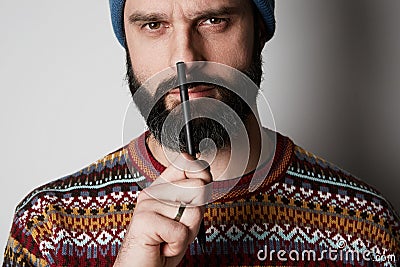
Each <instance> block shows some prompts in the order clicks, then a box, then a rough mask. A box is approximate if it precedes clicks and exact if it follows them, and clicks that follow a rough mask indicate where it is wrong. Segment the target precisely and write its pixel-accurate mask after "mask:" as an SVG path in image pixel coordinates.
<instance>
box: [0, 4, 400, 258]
mask: <svg viewBox="0 0 400 267" xmlns="http://www.w3.org/2000/svg"><path fill="white" fill-rule="evenodd" d="M399 11H400V1H389V0H382V1H375V0H368V1H367V0H357V1H347V0H335V1H329V2H328V1H320V0H302V1H299V0H297V1H279V2H278V3H277V10H276V15H277V23H278V24H277V33H276V35H275V37H274V38H273V39H272V41H270V43H268V44H267V46H266V48H265V50H264V61H265V72H266V75H265V81H264V83H263V86H262V87H263V90H264V94H265V95H266V96H267V97H268V100H269V101H270V104H271V107H272V110H273V114H274V116H275V121H276V125H277V129H278V130H279V131H280V132H281V133H283V134H285V135H288V136H290V137H291V138H292V139H293V140H294V141H295V142H296V143H297V144H299V145H301V146H303V147H304V148H306V149H308V150H310V151H312V152H314V153H315V154H317V155H320V156H322V157H323V158H325V159H328V160H330V161H331V162H333V163H335V164H337V165H339V166H340V167H342V168H344V169H346V170H348V171H350V172H352V173H354V174H355V175H356V176H358V177H360V178H362V179H363V180H365V181H367V182H369V183H370V184H372V185H374V186H375V187H376V188H378V189H379V190H380V191H381V192H383V193H384V194H385V195H386V196H387V198H388V199H389V200H390V201H391V202H392V203H393V204H394V205H395V207H396V209H397V211H399V210H400V198H399V197H398V192H399V189H400V179H399V175H398V169H397V167H398V166H399V163H400V161H399V159H400V156H399V148H400V140H399V136H400V126H399V125H400V117H399V114H400V105H399V104H398V102H399V100H400V90H399V89H400V88H399V87H400V72H399V69H400V34H399V32H400V31H399V30H398V27H399V25H400V17H399V16H398V14H399ZM0 38H1V42H0V73H1V74H0V77H1V79H0V88H1V98H0V122H1V140H0V147H1V156H0V168H1V171H0V188H1V190H2V192H1V194H0V201H1V220H0V244H1V246H0V249H1V250H2V251H3V250H4V246H5V242H6V239H7V236H8V232H9V230H10V225H11V222H12V216H13V210H14V208H15V206H16V205H17V203H18V202H19V201H20V200H21V199H22V198H23V197H24V196H25V195H26V194H27V193H28V192H29V191H31V190H32V189H33V188H35V187H37V186H39V185H42V184H44V183H46V182H49V181H51V180H54V179H55V178H59V177H62V176H64V175H66V174H69V173H72V172H75V171H77V170H78V169H80V168H82V167H84V166H86V165H88V164H90V163H91V162H93V161H95V160H97V159H98V158H100V157H102V156H103V155H105V154H107V153H109V152H111V151H113V150H115V149H116V148H118V147H120V146H121V145H122V124H123V118H124V113H125V109H126V107H127V105H128V103H129V101H130V98H129V97H130V96H129V93H128V89H127V88H126V83H125V82H124V80H123V78H124V73H125V68H124V64H125V54H124V51H123V49H122V48H121V47H120V46H119V44H118V43H117V41H116V39H115V38H114V36H113V33H112V29H111V24H110V19H109V11H108V1H99V0H86V1H77V0H70V1H54V0H51V1H50V0H40V1H31V0H30V1H28V0H21V1H3V0H2V1H1V2H0ZM138 120H139V119H138ZM138 125H139V126H138V133H139V132H141V131H143V125H142V124H141V123H138Z"/></svg>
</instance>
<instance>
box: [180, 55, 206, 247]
mask: <svg viewBox="0 0 400 267" xmlns="http://www.w3.org/2000/svg"><path fill="white" fill-rule="evenodd" d="M176 68H177V72H178V82H179V93H180V96H181V102H182V110H183V117H184V120H185V136H186V150H187V151H186V152H187V153H188V154H189V155H191V156H192V157H193V159H195V158H196V152H195V150H194V145H193V139H192V127H191V115H190V104H189V93H188V87H187V84H186V69H185V63H184V62H178V63H176ZM197 239H198V241H199V244H200V249H201V252H202V253H203V254H204V252H205V246H206V232H205V227H204V219H202V220H201V223H200V229H199V233H198V234H197Z"/></svg>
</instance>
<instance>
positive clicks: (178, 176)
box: [152, 153, 212, 185]
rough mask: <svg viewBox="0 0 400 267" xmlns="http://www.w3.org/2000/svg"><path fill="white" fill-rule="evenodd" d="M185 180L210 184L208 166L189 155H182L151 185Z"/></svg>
mask: <svg viewBox="0 0 400 267" xmlns="http://www.w3.org/2000/svg"><path fill="white" fill-rule="evenodd" d="M186 178H199V179H202V180H204V181H205V183H210V182H211V180H212V179H211V174H210V167H209V164H208V163H207V162H206V161H204V160H194V159H193V158H192V157H191V156H190V155H189V154H186V153H183V154H181V155H180V156H179V157H178V158H176V160H175V161H174V162H173V163H172V164H171V165H170V166H169V167H168V168H166V169H165V170H164V172H163V173H162V174H161V175H160V177H159V178H157V179H156V180H155V181H154V182H153V183H152V185H157V184H160V183H166V182H175V181H179V180H183V179H186Z"/></svg>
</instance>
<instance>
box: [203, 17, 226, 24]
mask: <svg viewBox="0 0 400 267" xmlns="http://www.w3.org/2000/svg"><path fill="white" fill-rule="evenodd" d="M223 22H226V19H223V18H209V19H206V20H204V21H203V24H205V25H218V24H221V23H223Z"/></svg>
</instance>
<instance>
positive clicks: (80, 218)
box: [3, 134, 400, 266]
mask: <svg viewBox="0 0 400 267" xmlns="http://www.w3.org/2000/svg"><path fill="white" fill-rule="evenodd" d="M128 162H130V163H132V164H127V163H128ZM271 164H272V165H271V166H269V167H271V168H270V169H269V168H267V167H260V168H259V169H257V170H256V171H255V172H253V173H250V174H248V175H245V176H244V177H241V178H240V179H238V183H237V184H236V185H235V186H234V188H233V189H232V190H231V191H230V192H229V193H228V194H227V195H225V196H224V197H222V198H221V199H219V200H218V201H217V202H213V203H211V204H208V205H207V208H206V212H205V216H204V222H205V228H206V251H205V253H204V254H202V252H201V250H200V246H199V244H198V242H197V240H195V241H194V242H193V243H192V244H190V246H189V247H188V249H187V252H186V255H185V257H184V258H183V260H182V262H181V266H276V265H280V266H293V265H295V266H397V264H399V259H400V226H399V223H400V220H399V217H398V215H397V214H396V213H395V212H394V210H393V208H392V207H391V205H390V204H389V203H388V202H387V201H386V200H385V199H384V198H383V197H382V196H381V195H380V194H379V193H378V192H377V191H376V190H375V189H373V188H372V187H370V186H369V185H367V184H365V183H363V182H362V181H360V180H358V179H356V178H355V177H353V176H352V175H350V174H349V173H347V172H345V171H343V170H341V169H339V168H337V167H336V166H334V165H332V164H330V163H328V162H326V161H324V160H322V159H320V158H318V157H316V156H314V155H312V154H310V153H309V152H306V151H305V150H303V149H302V148H300V147H298V146H296V145H294V144H293V142H292V141H291V140H290V139H288V138H287V137H284V136H282V135H279V134H278V136H277V146H276V152H275V156H274V159H273V161H272V163H271ZM128 165H129V166H133V167H131V168H129V167H128ZM164 169H165V167H164V166H162V165H161V164H160V163H158V162H157V161H156V160H155V159H154V158H153V157H152V155H151V154H149V153H148V150H147V148H146V145H145V135H144V134H143V135H142V136H140V137H139V138H137V139H135V140H133V141H132V142H131V143H130V144H129V145H128V146H127V147H125V148H122V149H119V150H117V151H115V152H114V153H111V154H109V155H107V156H106V157H104V158H103V159H101V160H99V161H97V162H95V163H94V164H92V165H90V166H88V167H87V168H85V169H82V170H81V171H79V172H77V173H74V174H72V175H69V176H66V177H64V178H61V179H59V180H56V181H53V182H51V183H49V184H46V185H44V186H41V187H39V188H37V189H36V190H34V191H32V192H31V193H30V194H29V195H28V196H27V197H26V198H25V199H24V200H23V201H22V202H21V203H20V204H19V205H18V206H17V208H16V211H15V217H14V220H13V224H12V229H11V233H10V236H9V239H8V242H7V246H6V250H5V254H4V263H3V266H112V264H113V262H114V260H115V258H116V256H117V254H118V249H119V247H120V245H121V243H122V241H123V238H124V234H125V232H126V228H127V226H128V224H129V222H130V219H131V216H132V214H133V212H134V209H135V199H136V197H137V196H138V193H139V191H140V186H139V184H140V183H141V182H143V181H151V180H153V179H155V178H156V177H157V176H158V175H159V174H160V172H162V171H163V170H164ZM267 169H268V170H269V171H267ZM252 177H253V178H254V177H262V178H265V179H263V182H262V184H261V186H259V187H258V189H257V190H256V191H253V192H250V191H249V190H248V188H249V184H250V181H251V178H252ZM132 262H133V263H134V259H132Z"/></svg>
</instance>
